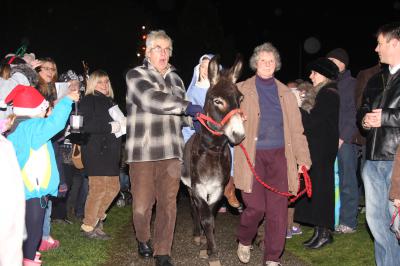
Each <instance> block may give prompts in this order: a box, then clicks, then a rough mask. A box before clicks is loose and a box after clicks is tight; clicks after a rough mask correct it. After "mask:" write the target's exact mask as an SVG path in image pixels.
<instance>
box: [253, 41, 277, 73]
mask: <svg viewBox="0 0 400 266" xmlns="http://www.w3.org/2000/svg"><path fill="white" fill-rule="evenodd" d="M261 52H267V53H272V54H273V55H274V57H275V62H276V67H275V72H276V71H278V70H280V69H281V66H282V62H281V56H280V55H279V52H278V49H276V48H275V46H273V45H272V43H270V42H266V43H263V44H261V45H259V46H257V47H256V48H254V51H253V55H252V56H251V58H250V68H251V69H252V70H254V71H256V70H257V61H258V57H259V55H260V53H261Z"/></svg>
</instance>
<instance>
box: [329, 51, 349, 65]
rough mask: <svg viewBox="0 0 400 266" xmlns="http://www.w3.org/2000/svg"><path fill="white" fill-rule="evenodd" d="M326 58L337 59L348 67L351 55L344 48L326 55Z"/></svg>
mask: <svg viewBox="0 0 400 266" xmlns="http://www.w3.org/2000/svg"><path fill="white" fill-rule="evenodd" d="M326 58H335V59H337V60H339V61H340V62H342V63H343V64H345V65H346V67H347V66H348V65H349V55H348V53H347V52H346V50H345V49H343V48H336V49H333V50H332V51H330V52H329V53H327V54H326Z"/></svg>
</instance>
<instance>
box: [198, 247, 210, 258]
mask: <svg viewBox="0 0 400 266" xmlns="http://www.w3.org/2000/svg"><path fill="white" fill-rule="evenodd" d="M199 258H200V259H208V253H207V249H201V250H200V253H199Z"/></svg>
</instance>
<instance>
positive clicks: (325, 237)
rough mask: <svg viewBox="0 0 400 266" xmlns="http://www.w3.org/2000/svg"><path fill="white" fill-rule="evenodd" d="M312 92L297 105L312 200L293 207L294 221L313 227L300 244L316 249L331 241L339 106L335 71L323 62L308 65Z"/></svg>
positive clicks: (326, 61) (332, 64)
mask: <svg viewBox="0 0 400 266" xmlns="http://www.w3.org/2000/svg"><path fill="white" fill-rule="evenodd" d="M309 69H310V70H311V74H310V79H311V81H312V83H313V86H314V88H313V90H310V91H308V92H307V94H306V97H305V99H304V101H303V103H302V105H301V109H300V110H301V115H302V120H303V126H304V133H305V135H306V137H307V141H308V145H309V149H310V154H311V160H312V162H313V164H312V167H311V169H310V172H309V174H310V177H311V181H312V189H313V190H312V192H313V194H312V198H311V199H309V198H306V197H303V198H302V199H300V200H299V201H298V202H297V204H296V210H295V217H294V219H295V220H296V221H298V222H302V223H307V224H311V225H314V226H315V227H314V234H313V236H312V237H311V238H310V239H309V240H307V241H306V242H304V245H305V246H306V247H309V248H314V249H316V248H320V247H322V246H324V245H326V244H328V243H331V242H332V241H333V238H332V234H331V231H330V230H332V229H333V228H334V212H335V211H334V209H335V193H334V163H335V159H336V155H337V151H338V141H339V104H340V98H339V94H338V92H337V85H336V82H334V81H335V80H336V79H337V76H338V73H339V69H338V67H337V66H336V65H335V64H334V63H333V62H332V61H330V60H329V59H327V58H319V59H317V60H315V61H313V62H311V63H310V64H309Z"/></svg>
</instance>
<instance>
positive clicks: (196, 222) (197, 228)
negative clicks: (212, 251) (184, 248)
mask: <svg viewBox="0 0 400 266" xmlns="http://www.w3.org/2000/svg"><path fill="white" fill-rule="evenodd" d="M189 194H190V212H191V214H192V220H193V241H194V243H195V244H196V245H197V246H200V244H201V236H202V235H203V234H202V229H201V224H200V217H199V213H198V211H197V207H196V205H195V203H194V200H193V196H192V193H189Z"/></svg>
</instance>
